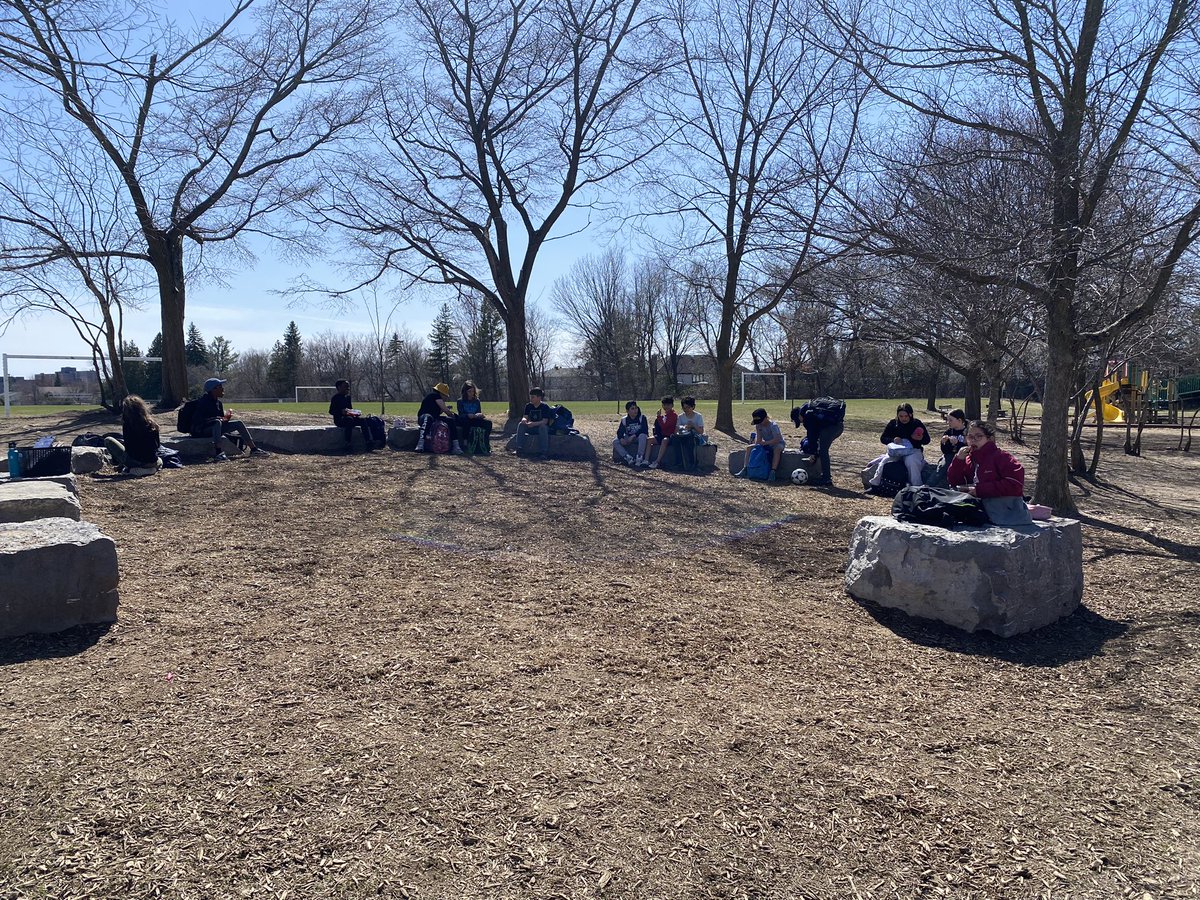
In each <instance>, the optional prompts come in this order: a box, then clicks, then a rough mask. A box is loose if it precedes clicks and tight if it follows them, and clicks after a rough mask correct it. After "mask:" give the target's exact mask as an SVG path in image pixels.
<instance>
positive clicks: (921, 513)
mask: <svg viewBox="0 0 1200 900" xmlns="http://www.w3.org/2000/svg"><path fill="white" fill-rule="evenodd" d="M892 515H893V516H895V517H896V518H897V519H899V520H900V521H901V522H918V523H920V524H922V525H938V526H940V527H942V528H955V527H956V526H958V525H986V524H987V521H988V519H987V513H985V512H984V510H983V504H982V503H980V502H979V501H978V500H977V499H976V498H974V497H972V496H971V495H970V494H964V493H963V492H962V491H952V490H950V489H949V488H935V487H929V486H928V485H923V486H921V487H906V488H904V489H903V490H901V491H900V492H899V493H897V494H896V499H895V500H894V501H893V502H892Z"/></svg>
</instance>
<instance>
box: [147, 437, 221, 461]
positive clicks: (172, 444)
mask: <svg viewBox="0 0 1200 900" xmlns="http://www.w3.org/2000/svg"><path fill="white" fill-rule="evenodd" d="M159 442H160V443H161V444H162V445H163V446H164V447H166V448H167V449H168V450H174V451H175V452H176V453H178V454H179V455H180V456H181V457H182V458H183V459H192V460H195V459H203V458H205V457H208V456H212V452H213V445H212V441H211V440H209V439H208V438H206V437H192V436H191V435H190V434H180V433H179V432H178V431H169V432H167V433H166V434H163V435H160V436H159ZM221 449H222V450H224V451H225V452H226V453H231V454H236V453H237V452H238V448H237V444H235V443H234V442H233V441H232V440H230V439H229V438H227V437H223V438H221Z"/></svg>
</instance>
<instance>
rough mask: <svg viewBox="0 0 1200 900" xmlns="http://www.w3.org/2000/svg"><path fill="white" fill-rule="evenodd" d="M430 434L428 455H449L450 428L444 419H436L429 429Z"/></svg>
mask: <svg viewBox="0 0 1200 900" xmlns="http://www.w3.org/2000/svg"><path fill="white" fill-rule="evenodd" d="M431 431H432V433H431V434H430V436H429V447H428V449H429V452H430V453H449V452H450V426H449V425H448V424H447V423H446V420H445V419H438V420H437V421H435V422H434V423H433V425H432V427H431Z"/></svg>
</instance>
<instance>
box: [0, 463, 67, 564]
mask: <svg viewBox="0 0 1200 900" xmlns="http://www.w3.org/2000/svg"><path fill="white" fill-rule="evenodd" d="M79 512H80V507H79V497H78V496H76V495H75V493H74V492H73V491H72V490H71V489H70V488H68V487H66V486H64V485H61V484H56V483H55V482H53V481H49V480H46V479H41V478H30V479H28V480H26V479H24V478H23V479H21V480H20V481H8V482H5V483H4V484H2V485H0V522H29V521H32V520H33V519H49V518H55V517H59V518H65V519H74V520H75V521H76V522H78V521H79ZM2 584H4V582H3V580H2V579H0V585H2Z"/></svg>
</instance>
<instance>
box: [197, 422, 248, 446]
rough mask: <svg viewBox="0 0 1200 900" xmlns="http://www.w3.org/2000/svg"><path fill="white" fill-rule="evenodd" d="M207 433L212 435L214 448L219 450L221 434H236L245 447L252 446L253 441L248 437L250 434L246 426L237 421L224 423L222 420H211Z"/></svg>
mask: <svg viewBox="0 0 1200 900" xmlns="http://www.w3.org/2000/svg"><path fill="white" fill-rule="evenodd" d="M207 431H208V433H209V434H210V435H212V442H213V446H214V447H218V448H219V447H220V446H221V435H223V434H237V435H238V437H240V438H241V439H242V440H243V441H244V442H245V443H246V445H247V446H249V447H253V446H254V439H253V438H252V437H250V432H249V431H247V430H246V426H245V425H243V424H242V423H241V421H240V420H238V419H233V420H232V421H229V422H226V421H225V420H224V419H213V420H212V421H211V422H209V423H208V428H207ZM202 433H203V432H202Z"/></svg>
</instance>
